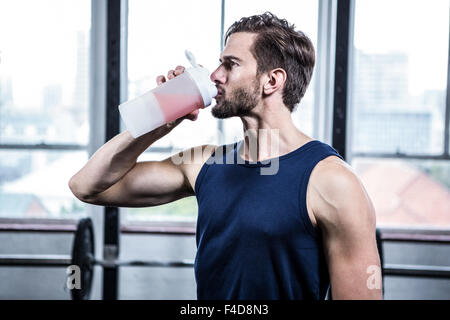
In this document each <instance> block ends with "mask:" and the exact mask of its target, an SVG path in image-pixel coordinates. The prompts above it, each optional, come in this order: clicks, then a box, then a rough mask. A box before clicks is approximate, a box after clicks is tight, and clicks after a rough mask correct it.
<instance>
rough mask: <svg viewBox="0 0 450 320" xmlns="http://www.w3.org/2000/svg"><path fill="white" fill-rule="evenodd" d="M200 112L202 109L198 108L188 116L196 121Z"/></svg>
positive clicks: (187, 116)
mask: <svg viewBox="0 0 450 320" xmlns="http://www.w3.org/2000/svg"><path fill="white" fill-rule="evenodd" d="M199 113H200V110H199V109H196V110H194V111H192V112H191V113H189V114H187V115H186V118H188V119H189V120H191V121H195V120H197V118H198V115H199Z"/></svg>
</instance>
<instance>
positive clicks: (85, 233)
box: [0, 218, 194, 300]
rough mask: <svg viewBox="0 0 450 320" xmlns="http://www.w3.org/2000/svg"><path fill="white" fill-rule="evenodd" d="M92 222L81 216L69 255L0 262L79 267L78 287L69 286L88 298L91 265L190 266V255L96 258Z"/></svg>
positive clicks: (2, 259)
mask: <svg viewBox="0 0 450 320" xmlns="http://www.w3.org/2000/svg"><path fill="white" fill-rule="evenodd" d="M94 240H95V238H94V226H93V224H92V220H91V219H90V218H83V219H80V220H79V222H78V225H77V229H76V231H75V237H74V240H73V244H72V255H71V256H66V255H0V266H21V267H69V266H78V267H79V268H80V282H81V283H80V284H81V286H80V289H77V288H73V289H70V292H71V297H72V299H73V300H87V299H89V296H90V293H91V288H92V282H93V278H94V266H95V265H100V266H102V267H105V268H117V267H126V266H133V267H193V266H194V263H193V260H191V259H185V260H181V261H164V260H153V261H143V260H129V261H124V260H116V259H114V260H98V259H95V253H94V252H95V250H94V249H95V247H94V243H95V242H94Z"/></svg>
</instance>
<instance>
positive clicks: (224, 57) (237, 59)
mask: <svg viewBox="0 0 450 320" xmlns="http://www.w3.org/2000/svg"><path fill="white" fill-rule="evenodd" d="M223 60H236V61H238V62H241V61H242V59H240V58H238V57H235V56H231V55H228V56H223ZM219 61H220V62H222V59H219Z"/></svg>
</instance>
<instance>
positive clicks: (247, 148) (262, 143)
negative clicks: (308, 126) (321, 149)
mask: <svg viewBox="0 0 450 320" xmlns="http://www.w3.org/2000/svg"><path fill="white" fill-rule="evenodd" d="M241 120H242V124H243V130H244V146H243V148H242V147H241V148H240V150H238V152H239V155H240V156H241V158H243V159H245V160H248V161H252V162H254V161H263V160H266V159H271V158H276V157H280V156H282V155H284V154H287V153H289V152H291V151H293V150H295V149H297V148H299V147H301V146H302V145H304V144H305V143H307V142H309V141H311V140H313V139H312V138H310V137H308V136H307V135H305V134H304V133H302V132H301V131H300V130H298V129H297V127H296V126H295V125H294V123H293V121H292V116H291V112H290V111H289V109H288V108H287V107H286V106H285V105H283V104H271V105H268V104H265V105H261V106H259V105H258V106H256V107H255V108H254V109H253V110H252V112H251V114H249V115H248V116H243V117H241Z"/></svg>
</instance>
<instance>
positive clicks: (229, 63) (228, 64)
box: [223, 60, 238, 70]
mask: <svg viewBox="0 0 450 320" xmlns="http://www.w3.org/2000/svg"><path fill="white" fill-rule="evenodd" d="M223 65H224V66H225V68H226V69H227V70H231V69H232V68H233V67H235V66H237V65H238V64H237V63H236V62H234V61H232V60H228V61H226V62H224V63H223Z"/></svg>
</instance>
